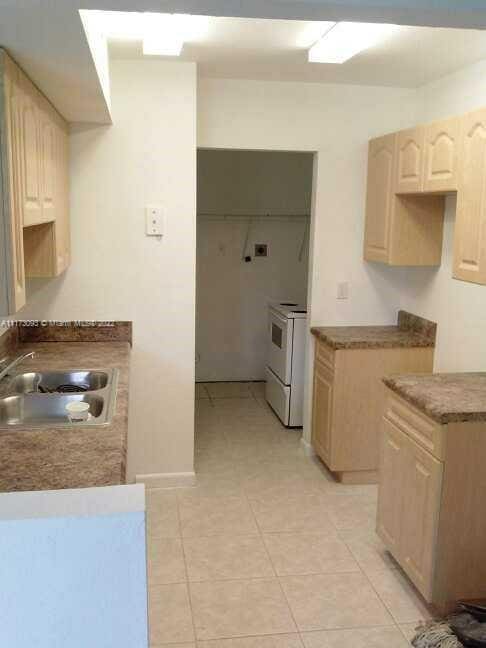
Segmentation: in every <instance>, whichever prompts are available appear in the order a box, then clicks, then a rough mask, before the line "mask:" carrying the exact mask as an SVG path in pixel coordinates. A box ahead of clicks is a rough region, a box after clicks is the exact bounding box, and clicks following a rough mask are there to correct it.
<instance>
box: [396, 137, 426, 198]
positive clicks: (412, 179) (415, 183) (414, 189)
mask: <svg viewBox="0 0 486 648" xmlns="http://www.w3.org/2000/svg"><path fill="white" fill-rule="evenodd" d="M424 137H425V131H424V129H423V128H422V127H421V126H419V127H417V128H411V129H409V130H405V131H400V132H399V133H397V145H396V147H397V152H396V158H397V164H396V176H395V193H398V194H407V193H412V194H413V193H420V191H421V190H422V186H423V166H424Z"/></svg>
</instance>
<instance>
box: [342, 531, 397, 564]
mask: <svg viewBox="0 0 486 648" xmlns="http://www.w3.org/2000/svg"><path fill="white" fill-rule="evenodd" d="M339 537H340V538H342V539H343V540H344V542H345V543H346V545H347V546H348V548H349V550H350V551H351V553H352V554H353V556H354V558H355V559H356V561H357V563H358V564H359V566H360V567H361V569H362V570H363V571H364V572H365V573H367V572H369V571H380V570H382V569H396V568H397V566H398V565H397V563H396V562H395V561H394V560H393V557H392V555H391V554H390V553H388V551H387V550H386V548H385V545H384V544H383V542H382V541H381V540H380V538H379V537H378V536H377V535H376V533H375V532H374V531H360V530H351V531H340V532H339Z"/></svg>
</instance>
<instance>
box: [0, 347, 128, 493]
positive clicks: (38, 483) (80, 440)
mask: <svg viewBox="0 0 486 648" xmlns="http://www.w3.org/2000/svg"><path fill="white" fill-rule="evenodd" d="M29 350H33V351H36V357H35V358H34V359H27V360H26V361H24V362H23V363H22V364H20V365H18V366H17V367H16V370H15V373H20V372H22V371H31V370H35V369H44V370H64V369H111V368H117V369H118V370H119V379H118V386H117V394H116V406H115V412H114V415H113V418H112V421H111V423H110V424H109V425H106V426H99V427H89V426H87V427H84V428H82V427H76V428H74V429H71V428H55V427H52V428H44V429H28V430H27V429H26V430H19V429H17V430H10V429H0V492H1V491H3V492H5V491H25V490H56V489H63V488H85V487H90V486H107V485H118V484H123V483H125V477H126V455H127V434H128V385H129V362H130V345H129V343H128V342H37V343H30V344H21V345H19V346H18V347H17V349H16V352H17V353H19V354H20V353H24V352H27V351H29Z"/></svg>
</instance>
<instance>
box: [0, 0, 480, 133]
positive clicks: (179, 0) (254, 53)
mask: <svg viewBox="0 0 486 648" xmlns="http://www.w3.org/2000/svg"><path fill="white" fill-rule="evenodd" d="M79 9H98V10H118V11H134V10H136V11H163V12H180V13H194V14H205V15H210V16H211V15H212V16H238V17H245V18H248V17H256V18H268V19H270V18H271V19H298V20H322V21H324V20H332V21H338V20H363V21H369V22H378V21H382V22H390V23H397V24H406V25H416V24H419V25H430V26H447V27H451V26H456V27H472V26H474V27H483V28H486V6H485V2H484V0H461V2H460V3H458V2H457V0H83V1H81V0H22V1H21V2H20V1H19V0H0V46H2V47H5V48H6V49H7V50H8V51H9V52H10V53H11V55H12V56H13V57H14V58H15V59H16V60H17V61H18V63H19V64H20V65H21V66H22V67H23V68H24V70H25V71H26V72H27V74H28V75H29V76H30V77H31V78H32V79H33V81H34V82H35V83H36V84H37V85H38V86H39V88H40V89H41V90H42V91H43V92H44V93H45V94H46V95H47V97H48V98H49V99H50V100H51V101H52V103H53V104H54V105H55V106H56V107H57V109H58V110H59V111H60V112H61V113H62V114H63V115H64V117H65V118H66V119H67V120H68V121H72V122H73V121H74V122H79V121H85V122H97V123H109V122H110V112H109V107H108V102H107V100H106V97H105V96H104V94H103V90H102V85H101V83H100V79H99V76H98V74H97V71H96V68H95V65H94V62H93V58H92V55H91V52H90V49H89V47H88V43H87V39H86V35H85V33H84V31H83V28H82V25H81V21H80V18H79V13H78V11H79ZM268 25H269V23H266V27H264V26H262V27H261V31H260V29H259V30H258V32H259V33H257V30H255V33H254V34H252V33H249V32H253V30H252V29H251V28H250V29H249V28H248V25H247V27H246V28H245V27H244V26H243V25H239V26H237V25H236V24H235V25H234V26H233V27H232V29H236V30H237V31H238V32H239V30H244V29H246V33H247V37H248V38H249V39H250V41H249V43H250V44H249V45H248V46H245V47H248V52H247V51H243V52H242V51H241V47H242V46H241V45H239V46H237V44H235V42H234V37H233V40H232V42H231V44H230V43H229V42H228V39H229V37H228V33H227V34H226V37H224V36H223V35H222V34H220V35H219V36H218V39H219V40H218V47H220V48H221V50H220V51H221V52H222V54H223V55H222V56H217V57H216V56H215V51H216V43H212V44H209V43H206V45H205V46H204V47H203V44H202V43H201V44H199V45H198V50H199V51H198V54H197V56H198V57H200V67H201V73H202V74H203V75H206V74H207V75H218V76H222V75H225V76H228V75H229V74H230V72H229V67H231V76H233V77H234V76H240V77H245V78H247V77H248V76H250V77H251V78H294V79H296V78H300V79H302V80H304V79H305V80H315V75H324V74H326V78H325V80H328V81H333V80H338V79H337V78H335V79H333V78H332V76H333V75H336V74H340V75H342V77H341V79H340V81H342V82H345V81H346V82H351V81H354V82H356V79H357V77H360V76H361V75H362V74H363V79H364V72H362V71H360V67H359V66H360V65H363V66H364V65H365V63H366V67H367V72H366V74H367V78H368V77H369V76H371V75H372V70H371V67H372V66H376V68H377V69H376V75H377V76H379V77H380V78H381V79H382V81H381V82H382V83H388V82H389V81H388V82H387V81H386V79H387V78H388V79H391V78H392V77H398V74H400V77H401V75H402V74H403V78H402V77H401V80H399V81H398V82H399V83H400V84H403V85H407V84H417V83H420V82H421V81H420V80H419V81H418V82H417V78H416V77H417V70H416V68H417V67H418V66H417V65H416V63H413V62H408V61H407V64H406V65H405V63H404V62H403V60H401V59H403V55H402V54H400V52H399V51H396V52H395V54H394V56H395V57H396V59H397V63H400V70H399V72H398V71H397V72H396V73H392V72H391V71H390V70H391V68H390V64H389V63H384V62H383V60H381V59H380V60H378V61H376V60H375V62H374V63H373V61H372V60H371V59H370V58H369V57H371V56H378V54H379V51H378V49H377V50H376V51H375V52H368V53H367V54H366V55H362V56H361V57H360V59H361V60H359V61H358V60H355V61H353V62H352V65H348V66H347V68H348V69H347V70H346V71H345V72H344V71H343V70H344V68H343V69H342V70H334V71H332V70H328V71H327V72H326V71H325V70H324V69H323V68H320V69H317V70H316V71H314V70H313V68H314V67H315V65H317V64H312V65H307V64H305V63H304V62H302V53H301V54H299V53H298V52H296V51H295V50H294V49H293V48H292V47H289V45H288V41H286V37H287V36H286V34H291V33H292V32H293V30H294V28H295V27H296V25H293V24H292V23H290V24H289V23H287V24H286V25H282V26H281V28H279V30H278V32H279V34H278V37H277V34H275V36H273V34H272V33H271V31H272V30H270V33H269V30H268ZM287 30H288V31H287ZM468 34H469V33H468V32H467V33H466V35H464V34H463V35H462V36H461V35H457V34H456V36H458V37H457V41H456V40H455V41H454V47H452V46H451V47H450V48H449V45H448V46H447V48H446V49H445V54H444V56H445V57H446V59H447V61H446V63H445V64H444V65H442V64H440V62H437V61H436V62H435V63H433V64H432V63H431V62H430V65H431V66H432V68H433V69H431V70H429V61H428V55H427V54H424V55H423V56H418V55H417V51H416V50H415V49H414V48H412V49H413V51H410V46H409V49H408V50H407V51H408V52H409V54H410V61H413V60H415V61H417V58H418V59H420V65H424V69H425V70H429V71H427V72H424V73H423V74H424V78H427V79H429V78H430V77H429V76H427V75H429V74H432V75H434V74H435V75H437V74H444V73H447V71H450V70H451V69H457V68H458V67H461V65H463V64H465V62H470V59H471V58H472V59H473V60H475V59H477V58H481V57H483V56H484V54H483V53H482V51H481V52H479V50H480V49H481V48H480V44H478V43H477V39H476V36H473V35H472V34H470V35H471V38H470V39H469V37H468ZM479 36H480V35H479ZM274 37H275V38H276V39H277V40H278V43H276V44H277V45H278V49H277V48H275V49H273V50H272V51H271V52H269V51H268V48H267V47H265V43H262V40H264V41H265V42H266V43H268V40H269V39H273V38H274ZM225 38H226V40H225ZM461 38H462V43H463V44H465V45H467V46H468V47H470V52H469V53H468V56H466V55H465V52H464V49H465V47H463V46H461V44H460V42H459V41H460V39H461ZM252 39H253V40H252ZM230 40H231V39H230ZM479 40H481V39H480V38H479ZM255 41H258V42H255ZM439 41H440V45H439V44H438V45H437V47H439V46H440V47H442V48H444V41H441V40H440V38H439ZM418 46H419V47H421V46H422V45H421V43H419V45H418ZM431 49H432V50H433V49H434V46H433V45H430V44H429V49H428V50H427V51H428V52H430V50H431ZM203 50H204V53H203ZM461 50H462V53H461ZM190 51H191V50H190V47H189V46H186V52H185V53H184V56H190ZM119 54H120V52H118V54H117V55H119ZM124 55H126V52H125V54H124ZM230 55H231V57H233V59H231V63H229V61H230ZM275 55H277V56H278V58H279V63H277V62H276V60H275ZM388 56H391V54H390V53H389V54H388ZM414 56H415V59H414V58H413V57H414ZM424 57H427V60H425V58H424ZM468 57H469V58H468ZM215 58H217V59H218V60H217V61H216V60H214V59H215ZM299 58H300V62H299ZM434 58H438V57H434ZM205 59H209V60H205ZM212 59H213V62H211V60H212ZM237 59H239V60H237ZM452 59H455V60H452ZM465 59H467V60H465ZM390 60H391V59H390ZM350 63H351V62H350ZM358 64H359V65H358ZM387 66H388V68H389V69H388V70H387V71H386V68H387ZM441 66H442V67H441ZM287 68H288V70H287ZM414 68H415V71H414ZM439 69H440V70H442V71H438V70H439ZM444 69H445V71H444ZM284 73H285V75H288V76H287V77H285V76H282V75H284ZM346 74H349V77H347V78H345V76H346ZM273 75H275V76H273ZM279 75H280V76H279ZM293 75H295V76H293ZM312 75H314V77H313V76H312ZM414 75H415V77H414ZM306 77H308V78H306ZM322 80H324V78H323V79H322ZM361 82H363V80H362V81H361ZM367 82H370V83H372V81H367ZM375 82H376V81H375Z"/></svg>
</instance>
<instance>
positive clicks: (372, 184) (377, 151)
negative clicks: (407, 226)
mask: <svg viewBox="0 0 486 648" xmlns="http://www.w3.org/2000/svg"><path fill="white" fill-rule="evenodd" d="M395 146H396V135H395V134H393V135H385V136H384V137H378V138H376V139H374V140H371V142H370V144H369V152H368V190H367V194H366V225H365V258H366V259H368V260H369V261H381V262H383V263H387V261H388V257H389V232H390V220H391V214H392V203H393V198H394V195H393V174H394V170H395V167H394V164H395Z"/></svg>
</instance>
